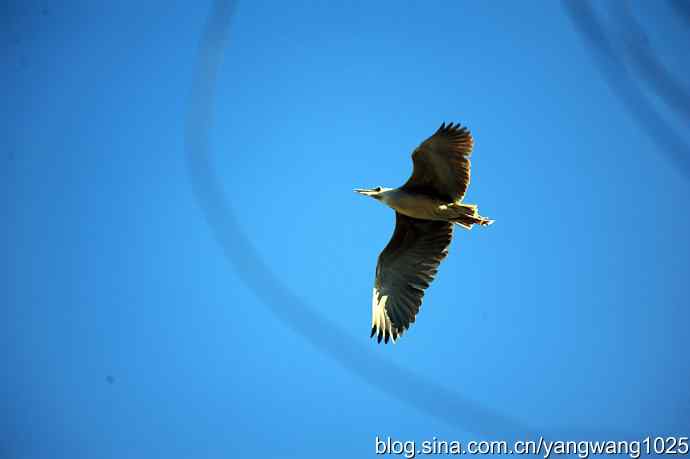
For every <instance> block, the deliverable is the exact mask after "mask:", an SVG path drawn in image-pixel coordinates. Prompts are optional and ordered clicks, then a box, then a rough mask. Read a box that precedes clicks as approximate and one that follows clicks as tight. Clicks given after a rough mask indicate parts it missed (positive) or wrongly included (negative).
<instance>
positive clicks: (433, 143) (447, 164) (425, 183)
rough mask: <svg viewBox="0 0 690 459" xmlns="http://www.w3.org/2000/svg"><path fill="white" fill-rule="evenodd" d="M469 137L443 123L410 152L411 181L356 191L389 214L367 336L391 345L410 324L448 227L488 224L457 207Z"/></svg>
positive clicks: (466, 207) (466, 176) (466, 173)
mask: <svg viewBox="0 0 690 459" xmlns="http://www.w3.org/2000/svg"><path fill="white" fill-rule="evenodd" d="M472 146H473V141H472V135H471V134H470V131H469V130H468V129H467V128H465V127H461V126H460V125H459V124H453V123H451V124H449V125H447V126H446V124H445V123H443V124H442V125H441V127H440V128H438V130H437V131H436V132H435V133H434V135H432V136H431V137H429V138H428V139H426V140H425V141H424V142H423V143H422V144H421V145H420V146H418V147H417V148H416V149H415V150H414V152H413V153H412V162H413V163H414V169H413V171H412V176H411V177H410V178H409V179H408V180H407V182H406V183H405V184H404V185H403V186H401V187H400V188H395V189H391V188H382V187H380V186H379V187H376V188H373V189H356V190H355V191H356V192H357V193H359V194H362V195H364V196H371V197H372V198H374V199H377V200H379V201H381V202H383V203H384V204H386V205H387V206H389V207H391V208H393V209H394V210H395V231H394V232H393V237H391V240H390V241H389V242H388V245H387V246H386V248H384V249H383V252H381V254H380V255H379V259H378V263H377V265H376V280H375V282H374V293H373V298H372V302H371V307H372V311H371V336H372V337H373V336H374V335H376V336H377V337H378V342H379V343H380V342H381V340H384V341H385V342H386V343H387V342H388V340H389V339H392V340H393V342H395V340H396V339H397V338H398V337H399V336H400V335H402V333H403V332H404V331H405V330H407V329H408V328H409V327H410V324H411V323H412V322H414V320H415V316H416V315H417V313H418V312H419V307H420V306H421V304H422V298H423V297H424V290H425V289H426V288H427V287H428V286H429V284H430V283H431V281H433V280H434V276H435V275H436V272H437V271H438V265H439V264H440V263H441V261H442V260H443V259H444V258H445V257H446V255H448V246H449V245H450V241H451V238H452V237H453V225H454V224H456V225H460V226H462V227H464V228H466V229H471V228H472V226H473V225H475V224H477V225H490V224H491V223H493V220H489V219H488V218H484V217H482V216H481V215H479V213H478V212H477V206H476V205H474V204H464V203H462V202H461V201H462V198H463V196H465V192H466V191H467V187H468V185H469V184H470V154H471V152H472Z"/></svg>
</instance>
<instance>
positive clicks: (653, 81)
mask: <svg viewBox="0 0 690 459" xmlns="http://www.w3.org/2000/svg"><path fill="white" fill-rule="evenodd" d="M619 11H620V12H621V14H620V15H619V18H620V23H621V25H622V26H623V27H624V28H625V29H626V30H625V32H626V34H627V36H626V37H625V44H626V48H627V52H628V55H629V56H630V58H631V60H632V62H633V64H634V65H635V67H636V68H637V71H638V73H639V74H641V75H642V77H643V78H644V79H645V81H646V82H647V84H648V85H649V86H650V87H651V88H652V89H653V90H654V91H655V92H656V93H657V94H658V95H659V96H660V97H661V98H662V100H663V101H664V102H665V103H666V105H668V106H669V107H670V108H672V109H673V110H675V111H676V113H677V114H678V115H679V116H681V117H683V118H685V122H686V123H688V122H690V94H689V93H688V92H687V91H686V90H685V88H684V87H683V84H682V83H681V82H680V81H678V80H677V79H676V78H675V77H674V76H673V74H672V73H671V72H670V71H669V70H668V69H667V68H666V67H665V66H664V65H663V64H662V63H661V61H659V60H658V59H657V58H656V57H655V56H654V53H653V52H652V49H651V47H650V45H649V40H648V38H647V35H646V34H645V33H644V31H643V29H642V27H640V25H639V24H638V23H637V21H636V19H635V17H634V15H633V14H632V11H630V6H629V5H628V4H624V5H623V6H622V7H620V9H619Z"/></svg>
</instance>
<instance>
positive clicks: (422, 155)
mask: <svg viewBox="0 0 690 459" xmlns="http://www.w3.org/2000/svg"><path fill="white" fill-rule="evenodd" d="M472 146H473V140H472V134H470V131H469V129H467V128H465V127H461V126H460V125H459V124H453V123H451V124H449V125H448V126H446V124H445V123H443V124H442V125H441V127H440V128H438V130H437V131H436V132H435V133H434V135H432V136H431V137H429V138H428V139H426V140H425V141H424V142H423V143H422V144H421V145H420V146H418V147H417V148H416V149H415V151H414V152H413V153H412V162H413V163H414V170H413V171H412V176H411V177H410V178H409V179H408V180H407V182H406V183H405V184H404V185H403V186H402V187H401V188H402V189H404V190H407V191H412V192H416V193H422V194H429V195H432V196H437V197H440V198H443V199H446V200H447V201H448V202H456V201H459V200H461V199H462V198H463V196H465V192H466V191H467V187H468V186H469V184H470V155H471V153H472Z"/></svg>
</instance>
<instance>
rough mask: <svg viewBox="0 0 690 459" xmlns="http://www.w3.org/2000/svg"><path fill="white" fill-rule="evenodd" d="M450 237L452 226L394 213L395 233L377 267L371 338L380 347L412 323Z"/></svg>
mask: <svg viewBox="0 0 690 459" xmlns="http://www.w3.org/2000/svg"><path fill="white" fill-rule="evenodd" d="M452 237H453V225H452V224H451V223H448V222H442V221H432V220H418V219H416V218H411V217H407V216H405V215H402V214H399V213H397V212H396V213H395V232H394V233H393V237H392V238H391V240H390V242H388V245H387V246H386V248H385V249H383V252H381V255H379V260H378V263H377V265H376V281H375V283H374V294H373V298H372V306H371V307H372V311H371V336H374V335H377V337H378V342H379V343H380V342H381V340H382V339H383V340H385V342H386V343H387V342H388V340H389V339H393V341H395V340H396V339H397V338H398V336H400V335H401V334H402V333H403V332H404V331H405V330H407V329H408V328H409V326H410V324H411V323H412V322H414V319H415V316H416V315H417V313H418V312H419V306H420V305H421V304H422V298H423V297H424V290H425V289H426V288H427V287H428V286H429V284H430V283H431V281H433V280H434V276H435V275H436V272H437V271H438V265H439V264H440V263H441V261H442V260H443V259H444V258H445V257H446V255H448V245H449V244H450V241H451V239H452Z"/></svg>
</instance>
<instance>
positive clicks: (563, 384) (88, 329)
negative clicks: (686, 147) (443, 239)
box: [0, 1, 690, 459]
mask: <svg viewBox="0 0 690 459" xmlns="http://www.w3.org/2000/svg"><path fill="white" fill-rule="evenodd" d="M655 5H656V4H655ZM655 5H651V4H642V3H640V4H635V7H634V12H635V14H636V16H637V17H638V20H639V21H640V22H641V23H642V24H643V25H644V27H645V30H646V31H647V32H648V33H649V36H650V40H651V44H652V46H653V47H654V50H655V51H656V52H657V55H658V57H659V58H660V59H661V60H662V61H663V63H664V64H665V65H667V66H668V67H669V69H671V71H672V72H673V73H674V74H675V75H677V76H678V77H679V78H680V77H683V76H686V75H688V74H690V68H689V67H690V66H689V64H688V60H687V53H688V45H687V43H688V40H689V39H690V32H688V30H687V23H683V21H682V19H681V18H680V17H676V16H675V13H676V11H675V10H673V9H672V8H671V7H670V6H669V5H668V4H667V3H663V4H662V3H660V4H659V5H658V6H655ZM2 8H3V10H2V11H1V12H0V13H1V14H2V24H1V25H0V37H1V43H0V46H1V47H2V60H1V61H0V63H1V64H0V65H1V66H2V79H3V84H2V92H3V94H2V99H3V101H4V103H2V104H0V113H1V114H2V119H3V121H4V122H3V123H2V127H1V128H0V129H1V130H0V132H1V134H2V135H1V136H0V147H1V148H2V157H1V158H0V174H1V179H0V187H2V196H3V200H2V201H1V202H2V204H1V206H0V212H1V213H0V220H1V221H2V222H3V224H2V225H0V232H1V233H2V238H3V241H5V242H4V247H5V249H4V250H3V252H5V253H6V255H5V256H3V264H2V268H1V269H2V279H3V283H2V299H1V301H2V305H3V307H2V309H1V312H2V317H1V318H0V340H2V341H1V342H0V356H1V359H0V364H1V365H2V367H1V368H2V377H1V378H0V456H2V457H9V458H44V457H51V458H96V457H98V458H118V459H120V458H123V457H127V458H150V457H166V458H188V457H195V458H226V457H240V458H253V457H300V458H311V457H333V458H341V457H343V458H344V457H373V456H374V454H373V452H374V437H375V436H376V435H381V436H387V435H391V436H394V437H396V438H398V439H402V440H405V439H415V440H424V439H430V438H432V437H434V436H436V437H438V438H443V439H448V440H454V439H458V440H467V439H472V438H474V437H473V435H474V434H473V432H472V431H470V430H469V429H459V428H457V427H456V426H453V425H451V424H449V423H447V422H444V421H442V420H439V419H437V418H434V417H432V416H429V415H428V414H425V413H424V412H422V411H420V410H418V409H417V408H415V407H413V406H411V405H410V404H409V403H406V402H404V401H401V400H398V399H396V398H394V397H392V396H391V395H390V393H388V392H387V391H386V390H381V388H379V387H373V386H371V385H370V384H368V383H367V381H366V380H363V379H362V378H360V377H359V376H357V375H354V374H352V373H351V372H350V371H348V370H347V369H346V368H344V367H343V366H341V365H340V364H339V363H337V362H336V361H334V360H333V359H332V358H331V357H330V356H329V355H328V354H327V353H324V352H323V351H322V350H321V349H319V348H318V346H313V345H312V344H310V343H309V342H308V341H307V340H305V339H304V337H302V336H301V335H299V334H297V333H295V332H294V331H293V330H292V329H291V328H289V327H286V326H285V324H284V323H283V322H281V321H280V320H279V319H278V318H276V317H275V316H274V315H273V313H272V312H271V310H270V309H268V308H267V307H266V305H265V304H264V302H262V301H261V300H260V299H259V298H258V297H257V295H256V292H253V291H252V290H251V289H249V288H248V287H247V286H246V285H245V284H244V283H243V282H242V280H241V277H240V276H239V275H238V273H237V272H236V270H235V268H234V267H233V265H232V264H231V263H229V262H228V260H227V259H226V258H225V256H224V254H223V252H222V250H221V248H220V246H219V244H218V242H217V240H216V239H215V238H214V237H213V233H212V231H211V229H210V228H209V226H208V224H207V222H206V221H205V220H204V216H203V213H202V211H201V209H200V207H199V203H198V202H197V201H196V199H195V195H194V194H193V192H192V187H191V182H190V177H189V171H188V170H187V164H186V162H185V152H184V126H185V117H186V114H187V110H188V105H189V95H190V91H191V86H192V78H193V75H194V71H195V70H194V69H195V65H196V59H197V50H198V46H199V41H200V37H201V33H202V30H203V27H204V24H205V22H206V18H207V16H208V13H209V11H210V3H209V4H206V3H204V2H201V3H199V4H198V6H196V7H190V6H189V4H188V3H187V2H172V3H171V2H158V3H156V2H143V3H142V2H121V3H118V4H105V3H104V4H96V3H93V2H62V4H60V5H59V6H58V5H53V4H48V3H42V2H9V3H8V2H5V3H3V7H2ZM600 13H601V14H602V18H604V19H605V20H610V18H611V16H610V11H608V9H606V8H604V9H602V10H601V11H600ZM685 83H688V81H687V78H686V80H685ZM685 88H686V89H690V84H686V86H685ZM649 95H650V97H652V98H653V102H654V103H655V107H656V109H658V110H660V113H662V115H663V116H664V117H665V119H667V120H668V121H669V123H671V125H672V126H674V128H675V129H677V131H678V132H680V133H681V135H683V139H684V141H685V142H686V144H687V143H688V142H690V135H688V132H687V122H681V121H679V120H678V118H676V117H675V115H674V114H673V113H671V112H668V111H666V109H665V106H664V105H663V104H662V103H661V101H659V100H657V99H656V98H655V96H653V95H652V94H651V93H650V94H649ZM215 104H216V111H215V127H214V129H213V131H212V143H211V148H212V151H213V157H212V160H213V164H214V166H215V170H216V173H217V174H218V176H219V177H220V179H221V180H222V183H223V186H224V190H225V192H226V195H227V196H228V200H229V201H230V203H231V205H232V207H233V210H234V212H235V214H236V216H237V217H238V218H239V219H240V220H241V225H242V230H243V231H244V232H245V233H246V234H248V235H249V237H250V238H251V241H252V243H253V244H254V246H255V247H256V248H257V250H258V253H259V254H260V256H261V257H263V260H264V261H265V262H266V263H267V265H268V266H270V268H271V269H272V271H273V273H275V274H276V275H277V276H278V277H280V278H281V279H282V281H283V282H284V283H285V284H286V285H287V286H288V287H289V288H290V289H291V290H292V291H293V292H294V293H296V294H297V295H298V296H299V298H300V299H301V300H303V301H304V302H305V303H307V304H309V305H310V306H311V307H312V308H313V309H314V310H316V311H318V312H319V313H320V314H321V315H322V316H323V317H325V318H327V319H329V320H331V321H332V322H334V323H335V324H336V325H337V326H339V327H340V329H342V330H343V331H344V332H345V333H347V334H348V335H349V336H351V338H352V340H355V341H357V342H359V344H360V345H361V346H363V349H365V350H366V351H365V352H367V353H371V355H372V357H376V358H381V359H385V360H386V361H389V362H391V363H394V364H397V365H399V366H401V367H403V368H406V369H408V370H410V371H412V372H414V373H415V374H418V375H420V376H422V377H424V378H425V379H426V380H428V381H430V382H433V383H434V384H436V385H439V386H441V387H444V388H447V389H449V390H452V391H454V392H455V393H457V394H462V396H463V397H465V398H467V399H470V400H474V401H476V402H477V403H478V404H480V405H481V406H484V407H486V408H487V409H490V410H492V411H494V412H496V413H503V414H505V415H506V416H509V417H511V418H514V419H517V420H519V421H521V422H524V423H525V424H528V425H530V426H532V427H534V429H535V430H536V431H538V432H540V431H543V432H546V431H547V430H558V431H561V432H566V433H567V432H581V431H582V430H583V429H586V430H587V431H596V432H600V433H602V434H603V435H606V434H607V433H610V432H624V433H626V434H630V435H636V434H638V433H652V434H679V433H685V434H686V435H687V434H688V431H687V428H688V425H690V393H689V391H688V387H690V361H689V359H688V356H687V349H690V347H689V346H688V344H690V343H689V341H690V336H689V335H688V324H689V323H690V312H689V311H688V294H687V290H688V279H690V258H689V255H690V242H689V240H688V234H690V212H689V210H690V203H688V195H689V190H690V180H688V178H687V177H685V176H684V175H683V174H682V173H681V172H679V170H678V169H677V168H676V167H675V165H674V163H673V162H671V161H669V160H668V157H667V155H665V154H664V152H662V151H660V148H659V145H658V144H657V143H655V141H654V140H653V137H651V136H650V135H649V132H647V131H645V130H644V129H642V127H641V126H640V124H638V123H636V120H635V118H634V117H633V116H631V115H630V113H629V111H628V110H627V108H626V106H625V104H623V103H622V102H621V100H620V99H619V98H618V97H617V96H616V94H615V93H614V92H612V91H611V88H610V86H609V85H607V83H606V81H605V80H604V79H603V78H602V73H601V72H600V70H599V69H598V68H597V67H596V66H595V61H594V60H593V59H592V55H591V53H590V52H589V51H588V48H587V47H586V44H585V42H584V41H583V40H582V37H581V36H580V35H578V33H577V31H576V29H575V28H574V27H573V22H572V20H571V18H570V17H569V16H568V15H567V13H566V10H565V9H564V8H563V7H562V5H561V4H560V3H557V2H546V1H543V2H527V3H525V2H520V3H517V2H475V3H470V2H355V3H353V4H350V5H337V6H335V5H334V3H333V2H289V3H271V2H241V3H240V4H239V5H238V6H237V8H236V11H235V14H234V16H233V18H232V22H231V28H230V33H229V37H228V44H227V48H226V49H225V51H224V61H223V65H222V67H221V70H220V75H219V79H218V94H217V98H216V101H215ZM442 121H457V122H461V123H463V124H466V125H467V126H469V127H470V129H471V130H472V132H473V135H474V137H475V142H476V143H475V152H474V156H473V158H474V160H473V181H472V185H471V187H470V190H469V193H468V196H467V198H466V200H467V201H468V202H472V203H477V204H479V205H480V209H481V212H482V214H484V215H486V216H489V217H491V218H494V219H496V224H495V225H493V226H491V227H490V228H476V229H474V230H472V231H471V232H467V231H462V230H458V231H456V236H455V239H454V241H453V244H452V246H451V249H450V256H449V257H448V258H447V260H446V261H445V262H444V263H443V264H442V266H441V268H440V272H439V275H438V277H437V279H436V281H435V282H434V284H433V285H432V286H431V288H430V289H429V290H428V293H427V296H426V298H425V303H424V305H423V308H422V312H421V314H420V315H419V316H418V320H417V321H416V323H415V325H414V326H413V327H412V328H411V330H410V331H409V332H408V333H407V334H406V335H405V336H404V337H403V339H401V340H400V342H399V343H398V344H396V345H395V346H390V345H389V346H380V345H376V344H375V343H374V342H373V341H368V336H369V328H370V302H371V300H370V295H371V287H372V284H373V276H374V268H375V262H376V257H377V256H378V253H379V252H380V250H381V249H382V248H383V247H384V246H385V244H386V243H387V241H388V239H389V238H390V235H391V233H392V229H393V225H394V216H393V212H392V211H391V210H389V209H386V208H384V207H383V206H381V205H380V204H379V203H377V202H375V201H373V200H369V199H364V198H362V197H359V196H357V195H355V194H354V193H352V189H353V188H355V187H373V186H377V185H382V186H397V185H399V184H402V183H403V182H404V181H405V180H406V179H407V177H408V176H409V173H410V171H411V160H410V157H409V154H410V153H411V151H412V149H413V148H414V147H415V146H416V145H417V144H418V143H419V142H420V141H422V140H423V139H424V138H425V137H426V136H428V135H430V134H431V133H433V131H434V130H435V129H436V128H437V127H438V125H439V124H440V123H441V122H442ZM334 338H335V337H334ZM344 344H347V343H344ZM363 358H368V357H367V356H363ZM109 375H111V376H113V377H114V383H112V384H110V383H109V382H108V381H107V379H106V378H107V376H109ZM398 383H399V382H398V381H396V380H395V379H391V380H390V382H389V384H390V385H391V386H395V385H396V384H398ZM573 435H574V434H573ZM563 439H568V438H563Z"/></svg>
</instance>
